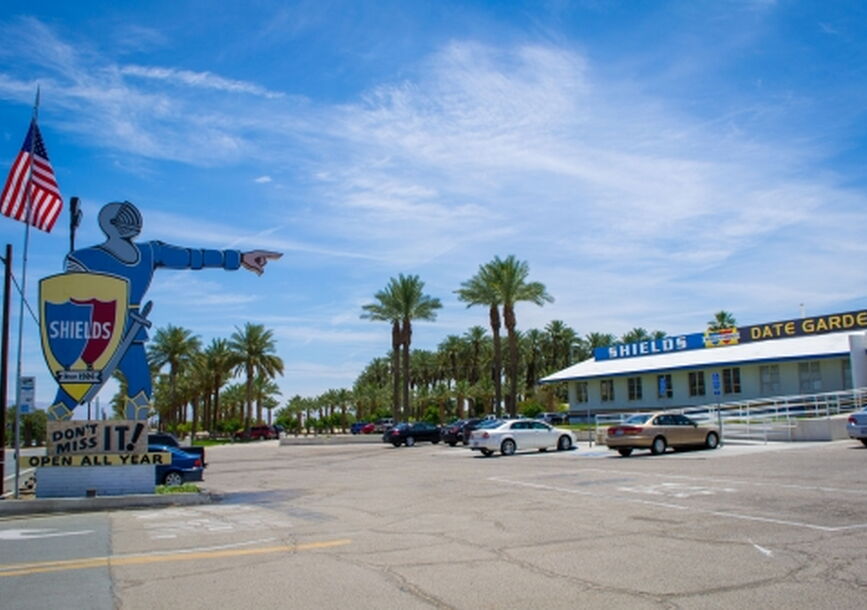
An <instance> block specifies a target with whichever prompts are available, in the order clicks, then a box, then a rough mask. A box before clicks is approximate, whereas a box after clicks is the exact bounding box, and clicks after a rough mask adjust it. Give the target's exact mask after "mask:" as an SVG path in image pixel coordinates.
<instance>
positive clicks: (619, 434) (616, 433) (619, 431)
mask: <svg viewBox="0 0 867 610" xmlns="http://www.w3.org/2000/svg"><path fill="white" fill-rule="evenodd" d="M614 436H623V430H621V429H620V428H618V429H617V430H615V431H614Z"/></svg>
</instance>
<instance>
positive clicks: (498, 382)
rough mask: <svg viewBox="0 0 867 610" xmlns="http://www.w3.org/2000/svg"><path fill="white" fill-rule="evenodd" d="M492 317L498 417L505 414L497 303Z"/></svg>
mask: <svg viewBox="0 0 867 610" xmlns="http://www.w3.org/2000/svg"><path fill="white" fill-rule="evenodd" d="M490 318H491V334H492V335H493V338H494V363H493V365H494V366H493V370H492V371H491V376H492V378H493V379H492V381H493V382H494V400H495V403H496V404H495V405H494V412H495V413H496V414H497V417H499V416H500V415H502V414H503V411H502V403H503V379H502V370H503V349H502V346H501V344H500V343H501V342H500V310H499V308H498V307H497V305H496V304H493V305H491V309H490Z"/></svg>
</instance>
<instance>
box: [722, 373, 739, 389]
mask: <svg viewBox="0 0 867 610" xmlns="http://www.w3.org/2000/svg"><path fill="white" fill-rule="evenodd" d="M722 378H723V394H740V393H741V370H740V369H739V368H737V367H735V368H731V369H723V370H722Z"/></svg>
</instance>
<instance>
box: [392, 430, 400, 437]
mask: <svg viewBox="0 0 867 610" xmlns="http://www.w3.org/2000/svg"><path fill="white" fill-rule="evenodd" d="M391 435H392V436H400V431H399V430H392V431H391Z"/></svg>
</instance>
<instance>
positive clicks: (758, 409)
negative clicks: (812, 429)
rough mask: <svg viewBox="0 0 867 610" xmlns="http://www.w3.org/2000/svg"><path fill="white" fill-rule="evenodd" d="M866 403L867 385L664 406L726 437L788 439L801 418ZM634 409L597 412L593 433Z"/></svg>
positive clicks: (838, 412) (844, 410)
mask: <svg viewBox="0 0 867 610" xmlns="http://www.w3.org/2000/svg"><path fill="white" fill-rule="evenodd" d="M865 405H867V388H857V389H853V390H843V391H839V392H824V393H821V394H798V395H791V396H773V397H768V398H756V399H752V400H741V401H736V402H720V403H715V404H706V405H701V406H694V407H682V408H678V409H667V411H670V412H672V413H683V414H684V415H686V416H688V417H690V418H691V419H694V420H696V421H698V422H703V421H709V422H714V423H716V422H720V423H721V424H722V427H723V434H724V436H725V438H729V439H744V440H762V441H764V442H768V441H769V440H774V441H779V440H785V441H791V440H792V438H793V430H794V429H795V427H796V425H797V422H798V421H799V420H804V419H829V418H831V417H832V416H834V415H841V414H844V413H851V412H852V411H857V410H859V409H861V408H863V407H864V406H865ZM637 412H640V411H635V412H629V413H627V412H622V413H599V414H597V415H596V417H595V420H596V434H597V438H598V435H599V430H600V429H601V428H602V429H604V428H606V427H608V426H611V425H614V424H617V423H620V422H622V421H623V420H625V419H626V418H627V417H629V416H630V415H633V413H637Z"/></svg>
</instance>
